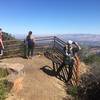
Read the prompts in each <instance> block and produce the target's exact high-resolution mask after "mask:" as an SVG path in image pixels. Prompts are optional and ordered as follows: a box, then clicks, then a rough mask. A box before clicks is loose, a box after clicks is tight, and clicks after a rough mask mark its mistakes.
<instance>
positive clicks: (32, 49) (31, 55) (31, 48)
mask: <svg viewBox="0 0 100 100" xmlns="http://www.w3.org/2000/svg"><path fill="white" fill-rule="evenodd" d="M30 52H31V57H33V47H31V51H30Z"/></svg>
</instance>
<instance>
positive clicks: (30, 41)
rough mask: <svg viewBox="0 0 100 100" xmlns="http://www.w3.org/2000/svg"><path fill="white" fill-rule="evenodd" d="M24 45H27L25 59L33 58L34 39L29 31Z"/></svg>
mask: <svg viewBox="0 0 100 100" xmlns="http://www.w3.org/2000/svg"><path fill="white" fill-rule="evenodd" d="M26 43H27V47H28V48H27V49H28V51H27V53H28V54H27V58H32V57H33V51H34V46H35V38H34V37H33V36H32V31H29V33H28V35H27V37H26Z"/></svg>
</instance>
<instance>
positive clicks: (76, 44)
mask: <svg viewBox="0 0 100 100" xmlns="http://www.w3.org/2000/svg"><path fill="white" fill-rule="evenodd" d="M74 44H75V45H76V46H77V47H78V48H79V50H81V47H80V46H79V44H78V43H77V42H74Z"/></svg>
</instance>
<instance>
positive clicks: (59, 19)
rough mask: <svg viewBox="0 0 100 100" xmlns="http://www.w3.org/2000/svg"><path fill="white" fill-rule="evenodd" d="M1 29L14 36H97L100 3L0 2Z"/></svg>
mask: <svg viewBox="0 0 100 100" xmlns="http://www.w3.org/2000/svg"><path fill="white" fill-rule="evenodd" d="M0 12H1V13H0V27H1V28H2V29H3V30H4V31H6V32H9V33H12V34H13V35H15V36H19V37H20V36H22V35H26V34H27V32H28V31H30V30H32V31H33V34H34V35H39V36H41V35H55V34H67V33H68V34H69V33H70V34H73V33H74V34H76V33H90V34H100V0H0Z"/></svg>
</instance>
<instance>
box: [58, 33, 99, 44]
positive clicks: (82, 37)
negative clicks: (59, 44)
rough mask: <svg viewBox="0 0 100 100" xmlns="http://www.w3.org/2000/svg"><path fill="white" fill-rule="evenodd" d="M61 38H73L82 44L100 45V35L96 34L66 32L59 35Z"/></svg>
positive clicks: (65, 39)
mask: <svg viewBox="0 0 100 100" xmlns="http://www.w3.org/2000/svg"><path fill="white" fill-rule="evenodd" d="M58 37H59V38H60V39H63V40H64V41H67V40H73V41H77V42H79V43H80V44H82V45H88V46H100V35H95V34H64V35H58Z"/></svg>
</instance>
